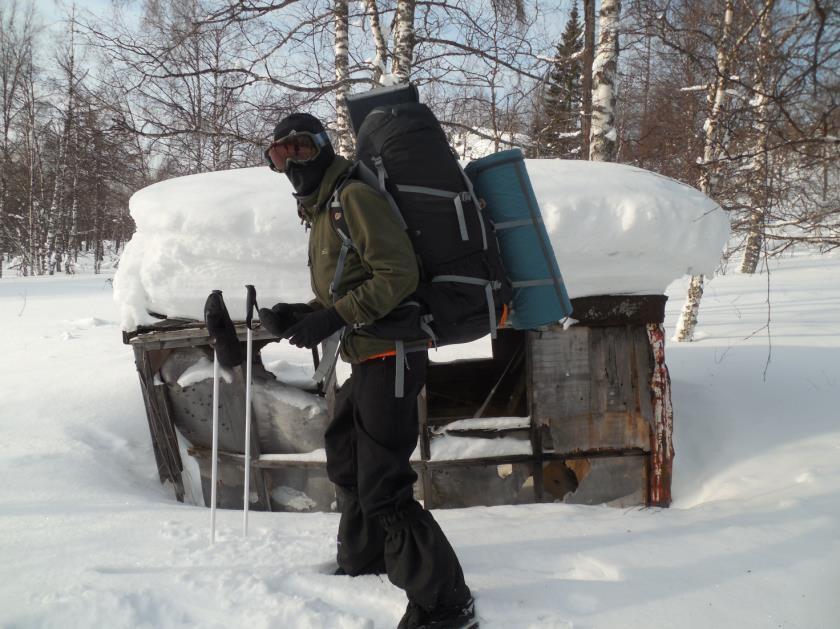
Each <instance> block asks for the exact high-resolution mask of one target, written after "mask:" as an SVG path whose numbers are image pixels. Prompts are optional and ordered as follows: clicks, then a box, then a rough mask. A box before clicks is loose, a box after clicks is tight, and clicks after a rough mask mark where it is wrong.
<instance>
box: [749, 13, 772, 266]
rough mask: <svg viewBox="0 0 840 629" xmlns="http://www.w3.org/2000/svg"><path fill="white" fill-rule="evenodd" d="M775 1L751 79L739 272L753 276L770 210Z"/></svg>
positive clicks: (763, 25)
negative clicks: (750, 145) (751, 125)
mask: <svg viewBox="0 0 840 629" xmlns="http://www.w3.org/2000/svg"><path fill="white" fill-rule="evenodd" d="M773 3H774V0H766V1H765V4H764V12H763V13H762V15H761V20H760V21H759V52H758V55H759V56H758V63H757V64H756V68H757V69H756V73H755V76H753V86H754V90H755V92H756V95H755V96H754V97H753V100H752V104H753V106H754V107H755V114H756V121H755V148H754V149H753V150H754V151H755V157H753V159H752V164H751V165H750V166H751V168H750V172H751V173H752V174H751V175H750V181H749V192H750V206H751V207H752V211H751V212H750V217H749V227H748V231H747V242H746V246H745V248H744V259H743V260H742V262H741V273H749V274H752V273H755V270H756V268H758V260H759V258H760V257H761V248H762V245H763V244H764V224H765V220H766V218H767V212H768V211H769V207H768V206H769V200H770V191H769V187H770V177H769V169H768V161H769V156H768V151H767V144H768V142H769V139H770V138H769V136H770V120H769V115H770V98H769V97H768V94H769V93H770V90H771V89H772V81H771V79H770V76H769V74H770V62H771V60H770V38H771V37H772V32H771V28H772V24H771V21H770V20H771V18H770V14H771V11H772V9H773Z"/></svg>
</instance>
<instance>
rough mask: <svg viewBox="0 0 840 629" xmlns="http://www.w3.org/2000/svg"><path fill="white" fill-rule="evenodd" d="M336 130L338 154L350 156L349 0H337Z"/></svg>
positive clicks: (351, 143) (335, 8)
mask: <svg viewBox="0 0 840 629" xmlns="http://www.w3.org/2000/svg"><path fill="white" fill-rule="evenodd" d="M333 11H334V13H335V82H336V86H337V87H336V90H335V131H336V135H337V137H338V146H337V149H338V154H339V155H342V156H343V157H350V156H352V154H353V137H352V131H351V129H350V112H349V111H348V110H347V92H348V88H349V83H348V81H349V79H350V70H349V58H348V56H349V51H348V43H349V38H350V34H349V30H350V23H349V18H348V6H347V0H335V4H334V5H333Z"/></svg>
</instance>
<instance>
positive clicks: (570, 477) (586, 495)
mask: <svg viewBox="0 0 840 629" xmlns="http://www.w3.org/2000/svg"><path fill="white" fill-rule="evenodd" d="M649 458H650V457H649V455H646V454H635V455H629V456H617V457H588V458H577V459H568V460H565V461H549V462H546V463H545V464H544V468H543V475H544V477H545V490H546V494H547V495H550V496H553V497H554V499H555V500H560V501H562V502H566V503H569V504H587V505H596V504H607V505H610V506H615V507H627V506H632V505H640V504H646V502H647V487H648V478H647V477H648V459H649Z"/></svg>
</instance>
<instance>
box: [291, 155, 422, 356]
mask: <svg viewBox="0 0 840 629" xmlns="http://www.w3.org/2000/svg"><path fill="white" fill-rule="evenodd" d="M350 166H351V163H350V162H349V161H348V160H346V159H344V158H343V157H340V156H337V157H336V158H335V161H334V162H333V163H332V164H331V165H330V167H329V168H328V169H327V172H326V173H325V174H324V178H323V180H322V181H321V185H320V186H319V187H318V189H317V190H316V191H315V192H313V193H312V194H310V195H309V196H306V197H303V198H301V199H299V204H300V212H301V216H302V217H303V218H304V219H305V220H306V221H307V222H308V223H309V225H310V227H311V231H310V233H309V272H310V278H311V282H312V292H313V293H314V294H315V302H316V303H313V304H312V305H313V306H314V307H319V306H320V307H324V308H328V307H330V306H335V309H336V311H337V312H338V314H339V315H341V318H342V319H344V320H345V321H346V322H347V323H348V324H369V323H372V322H373V321H375V320H377V319H380V318H381V317H383V316H385V315H387V314H388V313H389V312H391V311H392V310H393V309H394V308H395V307H396V306H397V305H398V304H399V303H400V302H401V301H403V300H404V299H405V298H406V297H408V296H409V295H411V294H412V293H413V292H414V291H415V290H416V288H417V282H418V279H419V271H418V268H417V260H416V258H415V256H414V248H413V247H412V245H411V241H410V240H409V238H408V235H407V234H406V233H405V230H404V229H403V228H402V226H401V225H400V224H399V223H398V222H397V219H396V217H395V216H394V214H393V212H392V210H391V207H390V206H389V205H388V202H387V201H386V200H385V199H384V198H383V197H382V196H381V195H380V194H379V193H378V192H377V191H376V190H374V189H373V188H371V187H369V186H367V185H366V184H364V183H362V182H360V181H355V180H354V181H351V182H349V183H348V184H347V185H346V186H345V187H344V188H343V189H342V192H341V199H340V202H341V207H342V208H343V210H344V216H345V220H346V222H347V227H348V229H349V230H350V234H349V235H350V239H351V240H352V241H353V244H354V246H355V248H356V251H354V250H352V249H351V250H350V251H349V252H348V254H347V259H346V261H345V265H344V273H343V274H342V278H341V282H340V284H339V286H338V287H337V290H336V296H337V297H336V301H335V303H333V299H332V297H331V296H330V283H331V282H332V281H333V277H334V275H335V268H336V265H337V262H338V255H339V252H340V250H341V238H340V237H339V236H338V233H337V232H336V229H335V226H334V225H333V222H332V220H331V218H330V215H329V212H330V211H332V210H331V209H330V207H329V205H330V200H331V198H332V194H333V191H334V190H335V186H336V183H337V181H338V180H339V178H340V177H341V176H342V175H344V174H345V173H346V172H347V171H348V170H349V168H350ZM415 345H416V343H415ZM393 350H394V342H393V341H390V340H385V339H379V338H376V337H374V336H371V335H370V334H366V333H365V332H364V331H361V330H352V331H350V332H348V334H346V335H345V338H344V341H343V343H342V345H341V356H342V358H343V359H344V360H346V361H347V362H350V363H359V362H362V361H364V360H367V359H368V358H372V357H374V356H378V355H381V354H386V353H388V352H392V351H393Z"/></svg>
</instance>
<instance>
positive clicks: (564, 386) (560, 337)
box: [531, 326, 650, 453]
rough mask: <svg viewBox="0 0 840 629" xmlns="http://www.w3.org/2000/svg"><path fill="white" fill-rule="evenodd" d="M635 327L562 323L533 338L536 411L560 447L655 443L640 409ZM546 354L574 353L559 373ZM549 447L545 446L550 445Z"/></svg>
mask: <svg viewBox="0 0 840 629" xmlns="http://www.w3.org/2000/svg"><path fill="white" fill-rule="evenodd" d="M633 339H634V332H633V327H630V326H625V327H621V328H591V329H590V328H585V327H579V326H575V327H573V328H571V329H569V330H566V331H563V330H562V329H560V328H559V327H557V328H551V329H549V330H548V331H545V332H542V333H541V334H540V336H536V335H534V337H533V339H532V347H533V351H532V356H533V359H532V361H533V365H532V368H533V375H532V379H533V387H532V388H533V390H532V392H531V399H532V404H533V406H534V409H535V410H534V415H535V418H536V420H537V421H538V422H539V423H541V424H546V425H548V426H549V427H550V434H551V443H550V446H549V447H551V448H553V450H554V451H555V452H560V453H568V452H586V451H597V450H603V449H616V448H645V449H648V448H649V447H650V445H649V444H650V425H649V424H648V422H647V421H646V419H645V418H644V417H643V416H642V415H641V414H640V413H639V411H638V410H637V409H638V406H639V404H638V401H637V400H638V397H639V395H640V393H639V391H638V389H639V386H640V385H639V378H638V376H637V375H636V374H635V373H634V371H635V364H636V359H635V353H634V352H635V348H634V345H633ZM546 354H549V355H554V356H556V355H558V354H559V355H561V356H566V357H568V361H567V364H566V366H565V368H564V370H563V371H561V372H560V373H561V374H562V375H561V376H560V377H559V378H558V377H556V376H555V377H553V378H552V375H553V374H556V373H557V368H556V367H555V366H554V365H551V366H547V361H546V360H545V359H544V357H545V356H546ZM544 449H545V447H544Z"/></svg>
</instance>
